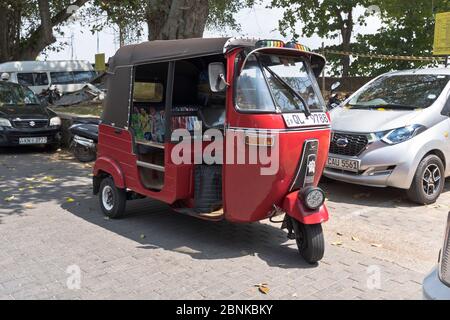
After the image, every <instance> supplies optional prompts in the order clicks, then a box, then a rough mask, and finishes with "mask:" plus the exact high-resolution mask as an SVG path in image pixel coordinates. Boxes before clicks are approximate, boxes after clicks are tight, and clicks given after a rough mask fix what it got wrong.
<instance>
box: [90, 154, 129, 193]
mask: <svg viewBox="0 0 450 320" xmlns="http://www.w3.org/2000/svg"><path fill="white" fill-rule="evenodd" d="M102 174H107V175H110V176H111V177H112V178H113V180H114V184H115V185H116V187H117V188H121V189H123V188H125V178H124V176H123V173H122V170H121V169H120V167H119V165H118V164H117V162H116V161H115V160H113V159H111V158H108V157H105V156H101V157H99V158H97V161H96V162H95V166H94V194H97V193H98V190H99V187H100V183H101V178H102Z"/></svg>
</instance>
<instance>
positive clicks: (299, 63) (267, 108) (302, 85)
mask: <svg viewBox="0 0 450 320" xmlns="http://www.w3.org/2000/svg"><path fill="white" fill-rule="evenodd" d="M241 59H242V58H241ZM238 65H240V64H238ZM236 104H237V106H238V108H239V109H240V110H244V111H253V112H305V111H306V109H309V110H310V111H320V112H323V111H324V105H325V103H324V101H323V99H322V97H321V95H320V89H319V86H318V84H317V82H316V79H315V77H314V75H313V74H312V73H311V72H310V70H309V69H308V67H307V64H306V63H305V61H304V60H303V59H302V58H300V57H287V56H279V55H268V54H261V53H256V54H252V55H251V56H250V57H248V59H247V62H246V63H245V66H244V67H243V69H242V71H241V73H240V75H239V77H238V79H237V86H236Z"/></svg>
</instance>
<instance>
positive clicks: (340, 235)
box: [336, 232, 344, 237]
mask: <svg viewBox="0 0 450 320" xmlns="http://www.w3.org/2000/svg"><path fill="white" fill-rule="evenodd" d="M336 234H337V235H338V236H339V237H342V236H343V235H344V234H343V233H340V232H336Z"/></svg>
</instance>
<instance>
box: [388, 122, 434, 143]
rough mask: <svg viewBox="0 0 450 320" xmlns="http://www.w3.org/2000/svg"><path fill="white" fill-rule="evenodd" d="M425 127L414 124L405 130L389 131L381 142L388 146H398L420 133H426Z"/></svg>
mask: <svg viewBox="0 0 450 320" xmlns="http://www.w3.org/2000/svg"><path fill="white" fill-rule="evenodd" d="M425 129H426V128H425V127H424V126H422V125H420V124H413V125H410V126H406V127H403V128H398V129H394V130H391V131H389V132H388V133H387V134H386V135H385V136H384V137H383V138H382V139H381V140H382V141H384V142H386V143H387V144H397V143H401V142H404V141H407V140H409V139H411V138H413V137H414V136H416V135H418V134H419V133H421V132H423V131H425Z"/></svg>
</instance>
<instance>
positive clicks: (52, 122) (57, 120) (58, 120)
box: [50, 117, 61, 127]
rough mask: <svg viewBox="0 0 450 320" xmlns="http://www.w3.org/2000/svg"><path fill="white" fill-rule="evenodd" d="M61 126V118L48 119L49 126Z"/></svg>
mask: <svg viewBox="0 0 450 320" xmlns="http://www.w3.org/2000/svg"><path fill="white" fill-rule="evenodd" d="M59 126H61V118H60V117H53V118H51V119H50V127H59Z"/></svg>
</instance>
